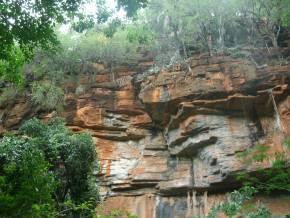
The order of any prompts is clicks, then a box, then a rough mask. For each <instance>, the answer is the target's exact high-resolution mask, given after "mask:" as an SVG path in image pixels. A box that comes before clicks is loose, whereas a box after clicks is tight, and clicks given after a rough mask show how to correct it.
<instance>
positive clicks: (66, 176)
mask: <svg viewBox="0 0 290 218" xmlns="http://www.w3.org/2000/svg"><path fill="white" fill-rule="evenodd" d="M95 161H96V156H95V149H94V143H93V141H92V138H91V136H90V135H89V134H87V133H81V134H73V133H72V132H71V131H70V130H68V129H67V127H66V126H65V124H64V122H63V121H62V120H61V119H59V118H57V119H54V120H52V121H50V122H49V123H48V124H44V123H43V122H42V121H40V120H38V119H32V120H29V121H27V122H25V123H24V124H23V126H22V127H21V128H20V135H18V136H13V135H11V136H6V137H4V138H3V139H2V140H1V141H0V208H1V209H0V215H1V216H4V217H5V216H8V217H19V216H21V217H29V218H30V217H93V216H94V213H95V206H96V203H97V201H98V190H97V187H96V181H95V180H94V177H93V169H94V167H95Z"/></svg>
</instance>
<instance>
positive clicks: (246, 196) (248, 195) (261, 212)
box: [203, 186, 272, 218]
mask: <svg viewBox="0 0 290 218" xmlns="http://www.w3.org/2000/svg"><path fill="white" fill-rule="evenodd" d="M255 193H257V190H256V189H255V188H254V187H251V186H244V187H243V188H241V189H240V190H238V191H237V190H235V191H233V192H231V193H229V195H228V197H227V199H226V200H225V201H222V202H220V203H218V204H215V205H214V206H213V207H212V208H211V210H210V212H209V214H208V215H207V216H204V217H203V218H217V217H219V214H220V213H223V214H224V215H226V216H227V217H229V218H232V217H236V216H239V217H243V218H270V217H272V214H271V212H270V211H269V209H267V208H265V207H264V206H263V205H256V207H255V211H250V212H247V211H243V209H244V205H245V204H246V203H247V202H248V201H249V200H251V199H252V198H253V196H254V194H255Z"/></svg>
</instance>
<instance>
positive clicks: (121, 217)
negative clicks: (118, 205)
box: [98, 209, 138, 218]
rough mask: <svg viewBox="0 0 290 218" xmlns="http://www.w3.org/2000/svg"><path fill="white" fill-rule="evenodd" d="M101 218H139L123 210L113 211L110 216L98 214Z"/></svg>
mask: <svg viewBox="0 0 290 218" xmlns="http://www.w3.org/2000/svg"><path fill="white" fill-rule="evenodd" d="M98 217H99V218H138V217H137V216H136V215H134V214H131V213H129V212H127V211H125V210H122V209H115V210H111V211H110V212H109V213H108V214H106V215H102V214H98Z"/></svg>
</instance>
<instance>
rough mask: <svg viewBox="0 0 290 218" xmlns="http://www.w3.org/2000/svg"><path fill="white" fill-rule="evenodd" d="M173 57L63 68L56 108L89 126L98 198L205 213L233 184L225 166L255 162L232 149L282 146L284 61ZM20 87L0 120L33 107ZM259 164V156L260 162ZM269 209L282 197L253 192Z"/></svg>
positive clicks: (289, 113) (145, 211)
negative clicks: (76, 72)
mask: <svg viewBox="0 0 290 218" xmlns="http://www.w3.org/2000/svg"><path fill="white" fill-rule="evenodd" d="M188 63H189V65H190V68H191V71H188V70H185V69H183V67H182V66H179V65H177V66H173V67H172V68H170V69H167V70H159V71H153V70H151V71H150V70H149V68H150V67H151V66H152V62H150V61H142V62H140V63H139V65H138V66H135V67H132V68H129V67H127V66H123V67H118V68H115V69H113V73H109V72H108V71H107V70H106V67H105V66H103V65H100V64H96V65H95V67H96V68H97V69H98V71H99V73H98V74H96V75H81V76H75V77H72V76H68V78H67V79H68V82H67V83H66V85H65V87H64V89H65V91H66V106H65V109H64V112H63V114H62V115H63V116H64V117H65V118H66V121H67V123H68V126H69V127H70V128H71V129H72V130H74V131H76V132H78V131H84V130H88V131H90V132H91V133H92V135H93V137H94V140H95V143H96V148H97V152H98V157H99V161H100V169H99V171H98V172H96V175H97V177H98V180H99V185H100V193H101V196H102V198H103V199H104V200H105V203H104V207H105V208H125V209H127V210H129V211H131V212H133V213H136V214H137V215H138V216H139V217H144V218H151V217H156V218H167V217H192V216H193V215H202V214H204V213H206V212H207V211H208V210H209V208H210V205H211V204H213V203H214V202H216V201H219V200H220V199H222V198H223V195H224V193H226V192H227V191H230V190H232V189H234V188H235V187H238V186H239V184H238V183H237V182H236V181H235V175H236V174H237V173H238V172H241V171H249V172H252V171H255V169H256V167H257V166H255V165H251V166H249V165H247V164H245V163H243V161H241V159H240V158H239V157H238V154H239V153H240V152H242V151H244V150H246V149H248V148H250V147H252V146H254V145H255V144H257V143H260V144H264V145H266V146H269V147H270V150H269V152H270V153H271V152H275V151H283V149H284V148H283V146H282V142H283V140H284V138H285V137H286V136H287V135H290V88H289V85H290V65H289V64H284V65H281V64H279V63H274V64H272V65H270V64H267V65H258V64H257V63H253V62H252V61H249V60H246V59H239V58H235V59H234V58H231V57H229V56H220V57H219V56H217V57H200V56H194V57H192V58H191V59H190V60H189V61H188ZM27 99H28V98H26V97H25V96H22V97H19V98H16V99H15V101H14V102H13V103H11V104H9V105H6V106H5V107H4V108H2V109H1V116H2V124H1V130H2V131H4V129H17V128H18V126H19V124H20V122H21V121H22V120H24V119H27V118H29V117H31V116H33V115H35V114H38V116H41V117H43V118H49V117H50V116H52V114H47V113H45V112H41V111H39V110H38V108H35V107H32V105H31V103H30V101H29V100H27ZM267 166H269V163H264V165H263V167H267ZM261 199H262V200H263V201H264V202H265V203H266V204H268V205H269V206H270V208H272V209H273V210H274V211H276V212H278V213H290V202H289V200H283V201H282V200H281V198H280V197H279V196H272V197H262V198H261Z"/></svg>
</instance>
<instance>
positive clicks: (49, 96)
mask: <svg viewBox="0 0 290 218" xmlns="http://www.w3.org/2000/svg"><path fill="white" fill-rule="evenodd" d="M31 100H32V101H33V102H34V103H35V104H36V105H39V106H40V107H41V109H43V110H49V111H50V110H54V109H57V110H60V109H61V107H62V106H63V104H64V92H63V90H62V89H61V88H60V87H57V86H55V85H54V84H53V83H52V82H34V83H33V84H32V91H31Z"/></svg>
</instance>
